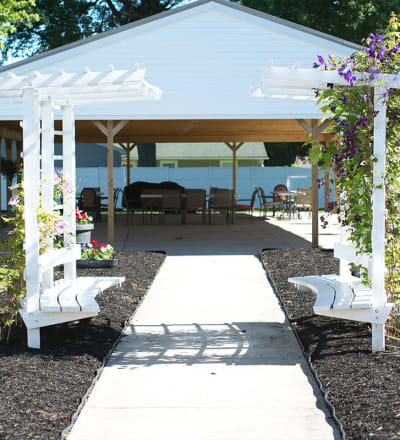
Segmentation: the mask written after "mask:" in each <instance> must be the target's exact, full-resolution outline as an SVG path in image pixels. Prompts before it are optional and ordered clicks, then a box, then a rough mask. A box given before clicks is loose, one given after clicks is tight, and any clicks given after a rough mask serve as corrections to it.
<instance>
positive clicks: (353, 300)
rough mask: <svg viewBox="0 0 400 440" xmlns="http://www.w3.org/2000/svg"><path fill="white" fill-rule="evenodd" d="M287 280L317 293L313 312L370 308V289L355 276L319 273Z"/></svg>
mask: <svg viewBox="0 0 400 440" xmlns="http://www.w3.org/2000/svg"><path fill="white" fill-rule="evenodd" d="M289 282H291V283H293V284H295V285H297V286H302V287H307V288H309V289H311V290H313V291H314V292H315V293H316V294H317V299H316V302H315V304H314V312H315V313H318V312H322V311H328V310H331V309H335V310H349V309H352V308H357V309H361V308H371V307H372V306H373V302H372V291H371V289H369V288H368V287H366V286H364V285H362V284H361V282H360V279H359V278H357V277H341V276H340V275H320V276H308V277H294V278H289Z"/></svg>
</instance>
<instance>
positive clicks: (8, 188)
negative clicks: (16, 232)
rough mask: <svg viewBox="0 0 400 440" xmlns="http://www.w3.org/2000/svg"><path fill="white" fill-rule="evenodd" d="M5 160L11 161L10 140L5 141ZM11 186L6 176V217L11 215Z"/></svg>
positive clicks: (10, 181)
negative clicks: (9, 202)
mask: <svg viewBox="0 0 400 440" xmlns="http://www.w3.org/2000/svg"><path fill="white" fill-rule="evenodd" d="M6 159H7V160H12V139H6ZM11 185H12V180H11V179H10V177H8V176H7V216H9V215H10V214H11V206H10V205H9V204H8V201H9V200H10V198H11V196H12V191H11V190H10V186H11Z"/></svg>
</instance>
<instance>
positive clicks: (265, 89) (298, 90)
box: [253, 65, 400, 101]
mask: <svg viewBox="0 0 400 440" xmlns="http://www.w3.org/2000/svg"><path fill="white" fill-rule="evenodd" d="M354 76H355V77H356V81H355V84H354V85H355V86H363V85H369V86H371V87H382V88H386V89H387V88H400V77H399V76H398V75H389V74H381V75H375V77H374V78H373V79H370V78H369V77H368V75H367V74H365V73H356V74H355V75H354ZM328 84H334V85H338V86H349V83H348V82H347V81H346V80H345V79H344V78H343V77H342V76H339V74H338V73H337V72H336V71H327V70H319V69H303V68H298V67H296V66H293V67H292V68H289V67H275V66H273V65H268V66H266V67H265V69H264V72H263V77H262V80H261V84H260V86H258V87H256V88H254V90H253V96H254V97H256V98H275V99H292V100H301V101H315V100H316V96H315V93H314V91H313V89H327V88H328Z"/></svg>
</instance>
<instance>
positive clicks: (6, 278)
mask: <svg viewBox="0 0 400 440" xmlns="http://www.w3.org/2000/svg"><path fill="white" fill-rule="evenodd" d="M53 184H54V203H55V205H57V204H60V203H61V202H62V200H65V199H66V198H68V197H73V194H72V192H71V188H70V185H69V182H68V180H67V179H66V178H65V177H64V176H58V175H57V174H56V175H55V176H54V182H53ZM10 189H11V191H12V193H13V194H12V197H11V198H10V200H9V201H8V204H9V205H10V207H11V208H12V209H13V215H12V216H11V217H8V218H3V220H4V221H5V222H6V223H8V224H9V225H10V226H11V228H10V231H9V232H8V240H7V241H6V242H4V243H3V244H2V247H3V248H4V249H6V250H7V251H8V252H7V253H6V255H5V256H4V257H3V258H1V259H0V329H1V327H10V326H11V325H12V324H13V322H14V321H15V318H16V315H17V312H18V309H19V308H20V301H21V300H22V299H23V298H24V297H25V295H26V290H25V281H24V271H25V250H24V242H25V219H24V208H25V205H24V190H23V183H19V184H16V185H13V186H11V187H10ZM37 222H38V228H39V248H40V251H39V252H40V253H41V254H43V253H45V252H46V250H48V249H49V248H57V247H61V246H62V245H63V237H64V238H65V228H66V224H65V222H64V219H63V216H62V215H61V214H60V213H59V212H58V211H57V210H55V211H54V210H48V209H46V208H45V207H44V206H43V202H42V196H41V197H40V202H39V208H38V212H37Z"/></svg>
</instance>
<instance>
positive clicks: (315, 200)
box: [311, 120, 319, 248]
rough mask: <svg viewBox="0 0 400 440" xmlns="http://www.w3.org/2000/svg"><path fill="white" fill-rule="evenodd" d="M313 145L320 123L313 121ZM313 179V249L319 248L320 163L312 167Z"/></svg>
mask: <svg viewBox="0 0 400 440" xmlns="http://www.w3.org/2000/svg"><path fill="white" fill-rule="evenodd" d="M311 129H312V136H313V145H315V144H317V143H318V136H319V132H318V121H317V120H313V121H312V122H311ZM311 179H312V185H311V186H312V239H311V246H312V247H313V248H317V247H318V182H317V180H318V163H316V164H313V165H312V169H311Z"/></svg>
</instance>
